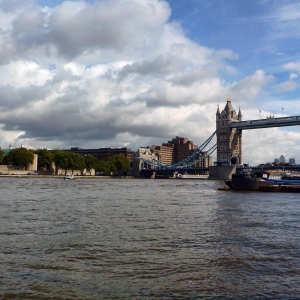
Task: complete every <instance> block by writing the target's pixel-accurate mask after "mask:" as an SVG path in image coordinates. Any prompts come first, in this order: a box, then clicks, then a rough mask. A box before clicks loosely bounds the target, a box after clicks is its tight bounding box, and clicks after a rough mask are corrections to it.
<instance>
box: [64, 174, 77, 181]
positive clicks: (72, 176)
mask: <svg viewBox="0 0 300 300" xmlns="http://www.w3.org/2000/svg"><path fill="white" fill-rule="evenodd" d="M64 179H66V180H74V179H76V178H75V176H74V175H73V174H72V175H67V176H65V177H64Z"/></svg>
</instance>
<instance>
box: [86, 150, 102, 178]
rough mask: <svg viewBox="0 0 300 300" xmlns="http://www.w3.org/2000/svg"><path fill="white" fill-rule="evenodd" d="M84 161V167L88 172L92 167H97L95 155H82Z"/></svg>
mask: <svg viewBox="0 0 300 300" xmlns="http://www.w3.org/2000/svg"><path fill="white" fill-rule="evenodd" d="M84 161H85V166H86V169H87V171H88V172H90V174H91V171H92V169H95V170H96V169H97V166H98V163H99V160H98V159H97V158H96V157H95V156H93V155H90V154H88V155H86V156H85V157H84Z"/></svg>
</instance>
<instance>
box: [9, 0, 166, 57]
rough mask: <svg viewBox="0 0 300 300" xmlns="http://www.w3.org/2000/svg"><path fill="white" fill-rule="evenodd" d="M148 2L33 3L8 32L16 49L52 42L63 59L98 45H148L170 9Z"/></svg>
mask: <svg viewBox="0 0 300 300" xmlns="http://www.w3.org/2000/svg"><path fill="white" fill-rule="evenodd" d="M148 2H149V3H148V5H147V3H146V5H145V4H140V3H139V1H136V0H131V1H127V2H126V5H125V3H124V5H122V4H123V3H122V2H121V1H116V0H111V1H105V2H101V1H100V2H96V3H95V4H87V3H85V2H64V3H62V4H61V5H59V6H56V7H55V8H54V9H52V10H50V9H48V10H41V9H40V8H39V7H35V8H34V9H31V10H24V11H23V13H22V14H20V15H18V17H17V18H15V19H14V21H13V23H12V26H13V28H12V32H11V36H12V37H13V39H14V46H15V48H16V49H18V50H19V52H23V51H30V50H32V48H34V47H43V46H46V45H48V46H49V47H50V46H51V45H52V46H54V47H55V48H56V50H57V53H58V54H59V55H60V56H63V57H65V58H67V59H72V58H74V57H76V56H78V55H89V54H91V53H92V52H95V51H98V50H100V49H111V50H113V51H116V52H122V51H124V49H126V48H127V47H128V46H129V45H130V44H134V45H135V47H137V48H141V47H146V46H151V35H152V34H153V32H156V28H157V27H158V28H160V27H162V26H163V24H164V23H165V22H166V20H167V18H168V17H169V14H170V9H169V6H168V5H167V3H166V2H163V1H157V0H154V1H148ZM150 4H151V5H150ZM149 8H150V9H149ZM150 20H151V21H150ZM142 32H143V34H141V33H142ZM41 49H42V48H41ZM44 51H45V49H44Z"/></svg>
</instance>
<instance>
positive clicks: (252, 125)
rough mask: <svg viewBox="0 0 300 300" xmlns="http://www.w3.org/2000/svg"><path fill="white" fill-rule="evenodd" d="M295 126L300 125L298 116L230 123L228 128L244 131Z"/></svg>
mask: <svg viewBox="0 0 300 300" xmlns="http://www.w3.org/2000/svg"><path fill="white" fill-rule="evenodd" d="M295 125H300V116H291V117H281V118H274V117H268V118H266V119H259V120H248V121H239V122H231V123H230V128H237V129H241V130H246V129H259V128H268V127H283V126H295Z"/></svg>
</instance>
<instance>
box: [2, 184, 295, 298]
mask: <svg viewBox="0 0 300 300" xmlns="http://www.w3.org/2000/svg"><path fill="white" fill-rule="evenodd" d="M220 186H223V183H222V182H217V181H207V180H204V181H193V180H186V181H181V180H80V179H78V180H75V181H63V180H59V179H33V178H30V179H29V178H28V179H24V178H19V179H11V178H7V179H5V178H1V181H0V193H1V200H0V242H1V244H0V266H1V268H0V295H1V299H203V298H209V299H212V298H213V299H216V298H220V299H224V298H225V299H226V298H228V299H241V298H257V299H262V298H270V299H276V298H278V299H279V298H280V299H281V298H284V297H286V298H287V299H291V298H293V297H298V296H299V295H300V279H299V278H300V276H299V275H300V260H299V258H300V250H299V249H300V247H299V246H300V245H299V237H300V231H299V200H298V199H297V195H296V194H276V193H257V192H252V193H251V192H250V193H248V192H247V193H245V192H222V191H218V190H217V189H218V187H220Z"/></svg>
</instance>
